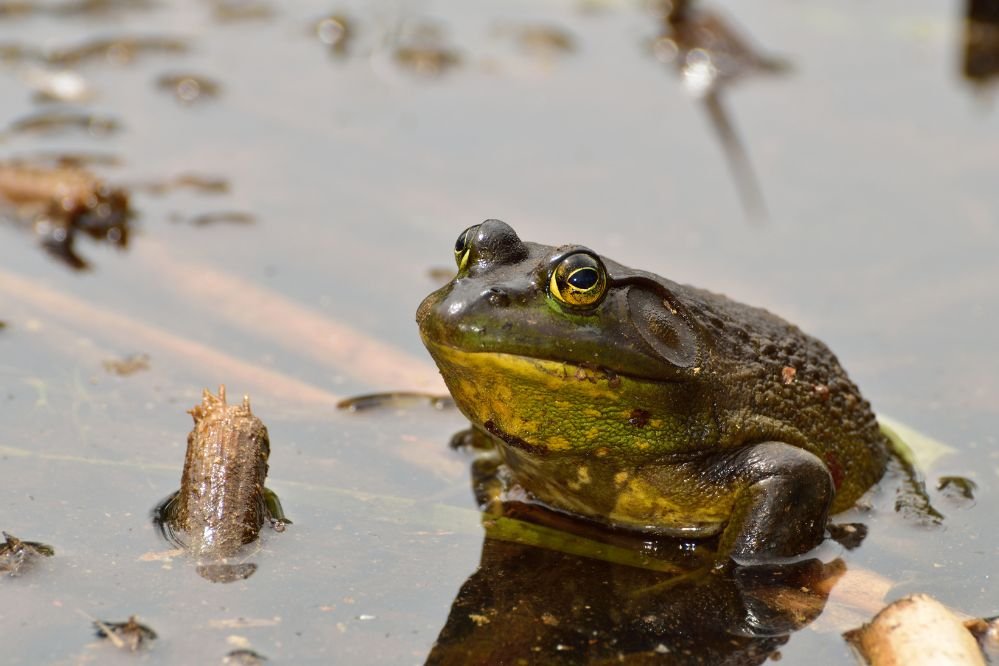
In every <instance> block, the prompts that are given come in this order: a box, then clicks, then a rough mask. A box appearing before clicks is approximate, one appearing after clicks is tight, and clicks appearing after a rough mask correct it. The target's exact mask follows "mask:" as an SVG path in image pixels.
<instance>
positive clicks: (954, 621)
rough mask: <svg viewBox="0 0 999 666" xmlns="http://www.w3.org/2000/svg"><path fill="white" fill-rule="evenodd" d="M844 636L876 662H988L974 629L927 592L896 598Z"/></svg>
mask: <svg viewBox="0 0 999 666" xmlns="http://www.w3.org/2000/svg"><path fill="white" fill-rule="evenodd" d="M843 638H844V639H846V641H847V642H848V643H849V644H850V645H851V646H852V647H853V648H854V649H855V650H857V652H858V653H859V655H860V656H861V657H862V658H863V660H864V663H867V664H871V665H872V666H894V665H895V664H906V666H932V665H934V664H968V665H969V666H970V665H972V664H981V665H982V666H984V665H985V658H984V656H983V655H982V652H981V649H980V648H979V645H978V643H977V641H976V639H975V636H974V635H973V634H972V632H971V631H970V630H969V629H968V628H967V627H966V626H965V625H964V624H962V622H961V620H960V619H959V618H958V617H957V615H956V614H955V613H954V612H953V611H951V610H950V609H949V608H947V607H946V606H944V605H943V604H941V603H940V602H939V601H937V600H936V599H934V598H933V597H931V596H929V595H926V594H914V595H911V596H908V597H905V598H903V599H898V600H897V601H894V602H892V603H891V604H890V605H888V606H886V607H885V608H884V609H882V610H881V612H879V613H878V614H877V615H876V616H875V617H874V619H873V620H871V621H870V622H869V623H867V624H865V625H863V626H862V627H860V628H858V629H851V630H850V631H848V632H846V633H845V634H843Z"/></svg>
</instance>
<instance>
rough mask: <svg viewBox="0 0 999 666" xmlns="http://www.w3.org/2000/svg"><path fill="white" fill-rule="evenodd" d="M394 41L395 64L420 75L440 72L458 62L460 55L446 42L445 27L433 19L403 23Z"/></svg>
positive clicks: (456, 64)
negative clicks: (430, 20) (431, 21)
mask: <svg viewBox="0 0 999 666" xmlns="http://www.w3.org/2000/svg"><path fill="white" fill-rule="evenodd" d="M393 43H394V45H395V48H394V50H393V59H394V60H395V62H396V64H397V65H398V66H400V67H402V68H403V69H407V70H409V71H410V72H412V73H414V74H418V75H420V76H427V77H436V76H441V75H443V74H445V73H446V72H448V71H449V70H451V69H453V68H454V67H456V66H458V65H459V64H461V55H460V54H459V53H458V52H457V51H455V50H454V49H452V48H451V47H449V46H446V45H445V38H444V30H443V28H441V27H440V26H439V25H438V24H436V23H430V22H413V23H405V24H403V25H402V26H401V28H400V29H399V30H398V31H397V34H396V35H395V36H394V39H393Z"/></svg>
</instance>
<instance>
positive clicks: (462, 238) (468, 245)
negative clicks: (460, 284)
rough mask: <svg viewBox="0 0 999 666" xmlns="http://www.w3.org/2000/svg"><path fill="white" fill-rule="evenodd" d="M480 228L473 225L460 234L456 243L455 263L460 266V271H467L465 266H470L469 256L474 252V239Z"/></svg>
mask: <svg viewBox="0 0 999 666" xmlns="http://www.w3.org/2000/svg"><path fill="white" fill-rule="evenodd" d="M478 228H479V225H477V224H473V225H472V226H470V227H468V228H467V229H465V230H464V231H462V232H461V233H460V234H458V240H456V241H455V242H454V262H455V263H456V264H458V271H463V270H465V266H467V265H468V255H469V254H470V253H471V251H472V237H473V236H475V230H476V229H478Z"/></svg>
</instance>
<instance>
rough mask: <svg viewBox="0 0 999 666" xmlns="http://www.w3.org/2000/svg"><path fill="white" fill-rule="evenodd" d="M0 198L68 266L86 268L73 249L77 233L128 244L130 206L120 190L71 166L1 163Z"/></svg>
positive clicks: (124, 193)
mask: <svg viewBox="0 0 999 666" xmlns="http://www.w3.org/2000/svg"><path fill="white" fill-rule="evenodd" d="M0 203H6V204H8V206H9V207H10V208H12V209H13V213H12V214H13V216H14V218H15V219H19V220H26V221H28V223H29V224H30V226H31V227H32V228H33V229H34V233H35V236H36V237H37V238H38V240H39V242H40V243H41V245H42V246H43V247H44V248H45V249H46V250H47V251H48V252H49V253H50V254H52V255H53V256H55V257H57V258H58V259H60V260H62V261H63V262H65V263H66V264H68V265H69V266H70V267H72V268H75V269H84V268H87V267H88V264H87V263H86V261H84V260H83V259H82V258H81V257H80V256H79V255H78V254H77V253H76V250H75V246H74V244H75V240H76V236H77V234H79V233H83V234H86V235H87V236H90V237H91V238H93V239H94V240H97V241H101V242H106V243H109V244H111V245H115V246H117V247H120V248H124V247H126V246H127V244H128V234H129V230H130V227H129V224H130V221H131V218H132V211H131V209H130V207H129V200H128V195H127V194H126V192H125V191H124V190H121V189H118V188H114V187H110V186H108V185H107V184H105V183H104V182H103V181H102V180H101V179H99V178H97V177H96V176H94V175H93V174H91V173H90V172H88V171H86V170H84V169H79V168H75V167H54V168H44V167H40V166H35V165H30V164H25V163H18V162H7V163H0Z"/></svg>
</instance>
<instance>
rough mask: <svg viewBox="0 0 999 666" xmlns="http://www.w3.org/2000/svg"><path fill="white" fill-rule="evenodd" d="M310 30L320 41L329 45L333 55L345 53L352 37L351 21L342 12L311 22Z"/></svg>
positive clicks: (343, 54)
mask: <svg viewBox="0 0 999 666" xmlns="http://www.w3.org/2000/svg"><path fill="white" fill-rule="evenodd" d="M312 31H313V32H314V33H315V35H316V37H318V38H319V41H320V42H322V43H323V44H325V45H326V46H328V47H329V49H330V52H331V53H333V55H336V56H345V55H347V49H348V47H349V45H350V42H351V41H352V40H353V37H354V27H353V23H352V22H351V20H350V19H349V18H347V17H346V16H344V15H343V14H331V15H329V16H326V17H324V18H321V19H319V20H318V21H316V22H315V23H313V24H312Z"/></svg>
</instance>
